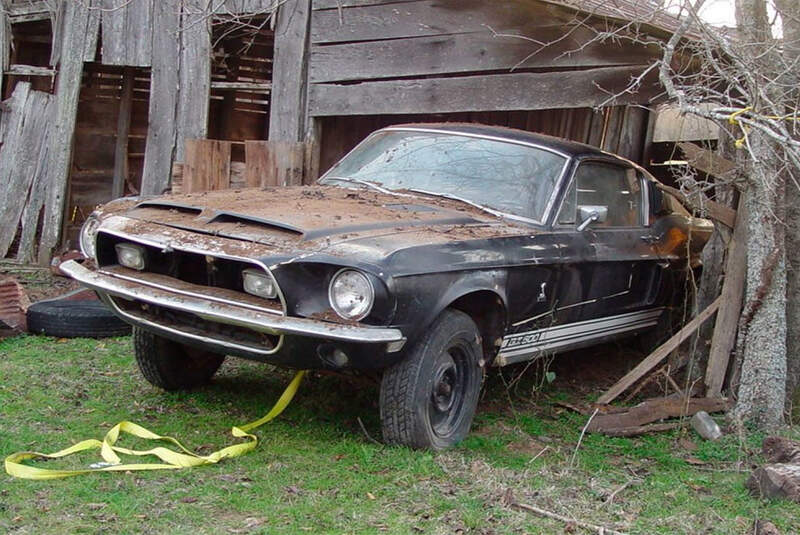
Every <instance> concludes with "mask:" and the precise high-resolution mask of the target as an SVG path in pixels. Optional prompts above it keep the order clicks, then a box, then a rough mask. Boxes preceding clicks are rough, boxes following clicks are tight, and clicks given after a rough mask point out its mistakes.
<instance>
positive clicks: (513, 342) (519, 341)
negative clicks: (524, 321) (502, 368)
mask: <svg viewBox="0 0 800 535" xmlns="http://www.w3.org/2000/svg"><path fill="white" fill-rule="evenodd" d="M544 331H545V329H542V330H540V331H533V332H529V333H522V334H512V335H509V336H506V337H505V338H503V344H502V345H501V346H500V351H503V350H504V349H511V348H514V347H519V346H526V345H529V344H533V343H536V342H538V341H539V340H541V338H542V335H543V334H544Z"/></svg>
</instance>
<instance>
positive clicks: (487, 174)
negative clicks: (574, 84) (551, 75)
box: [320, 130, 567, 221]
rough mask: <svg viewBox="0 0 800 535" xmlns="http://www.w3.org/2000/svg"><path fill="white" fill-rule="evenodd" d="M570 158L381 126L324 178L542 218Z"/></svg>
mask: <svg viewBox="0 0 800 535" xmlns="http://www.w3.org/2000/svg"><path fill="white" fill-rule="evenodd" d="M566 163H567V159H566V158H565V157H564V156H561V155H559V154H556V153H554V152H550V151H548V150H545V149H540V148H536V147H532V146H529V145H521V144H517V143H514V142H505V141H496V140H493V139H484V138H479V137H469V136H466V135H459V134H455V133H438V132H416V131H411V130H408V131H403V130H398V131H391V130H390V131H382V132H378V133H376V134H373V135H372V136H370V137H369V138H367V140H366V141H364V143H362V144H361V145H359V146H358V147H357V148H356V149H355V150H354V151H353V152H351V153H350V154H348V155H347V156H345V158H344V159H342V160H341V161H340V162H339V163H337V164H336V165H335V166H334V167H333V168H331V170H330V171H328V172H327V173H325V176H323V177H322V178H321V179H320V182H321V183H323V184H335V183H336V182H337V179H338V180H346V181H348V182H351V183H359V182H361V183H363V182H368V183H371V184H374V185H376V186H378V187H380V188H383V189H387V190H407V191H419V192H424V193H432V194H437V195H442V196H446V197H455V198H458V199H461V200H464V201H467V202H470V203H474V204H477V205H479V206H483V207H486V208H490V209H493V210H497V211H500V212H504V213H508V214H513V215H516V216H521V217H524V218H528V219H532V220H535V221H542V220H543V218H544V216H545V210H546V207H547V202H548V200H549V199H550V197H551V195H552V193H553V189H554V188H555V185H556V181H557V180H558V178H559V176H560V175H561V172H562V170H563V169H564V166H565V165H566Z"/></svg>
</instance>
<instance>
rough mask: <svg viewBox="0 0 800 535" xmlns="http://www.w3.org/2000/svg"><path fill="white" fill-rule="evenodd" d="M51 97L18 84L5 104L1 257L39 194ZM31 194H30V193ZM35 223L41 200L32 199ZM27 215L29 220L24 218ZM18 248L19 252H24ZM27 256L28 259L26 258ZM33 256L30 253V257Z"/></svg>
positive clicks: (0, 151) (1, 157)
mask: <svg viewBox="0 0 800 535" xmlns="http://www.w3.org/2000/svg"><path fill="white" fill-rule="evenodd" d="M51 99H52V97H51V95H50V94H48V93H44V92H41V91H32V90H30V84H28V83H26V82H20V83H18V84H17V86H16V87H15V89H14V93H13V95H12V97H11V99H9V101H7V107H8V111H7V112H6V113H4V114H3V115H4V117H3V123H4V126H3V132H4V136H3V139H2V141H3V144H2V147H0V258H2V257H4V256H6V255H7V254H8V249H9V247H10V246H11V243H12V241H13V240H14V237H15V235H16V234H17V230H18V228H19V224H20V218H21V217H22V218H23V220H24V221H27V222H28V226H29V225H30V221H29V220H30V219H32V214H26V207H27V205H28V202H29V198H30V197H37V194H39V193H41V188H40V187H39V186H38V184H39V183H40V180H37V177H40V175H41V173H40V172H39V168H40V166H41V152H42V146H43V144H44V139H45V138H46V135H43V133H44V132H47V131H48V123H49V121H50V119H51V117H50V110H51V106H50V103H51ZM32 192H33V193H32ZM33 202H34V204H36V205H37V206H36V207H35V209H36V219H37V220H38V214H39V207H40V206H41V200H40V198H34V199H33ZM26 215H28V216H29V217H25V216H26ZM29 245H30V244H24V245H22V244H21V246H20V248H19V250H20V252H24V250H23V247H29ZM25 256H26V257H27V256H29V255H27V253H26V255H25ZM30 256H32V254H31V255H30Z"/></svg>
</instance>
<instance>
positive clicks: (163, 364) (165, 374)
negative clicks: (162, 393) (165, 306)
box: [133, 327, 225, 390]
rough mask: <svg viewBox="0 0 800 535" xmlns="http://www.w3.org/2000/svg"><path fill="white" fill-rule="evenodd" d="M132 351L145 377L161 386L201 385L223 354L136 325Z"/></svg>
mask: <svg viewBox="0 0 800 535" xmlns="http://www.w3.org/2000/svg"><path fill="white" fill-rule="evenodd" d="M133 352H134V354H135V355H136V363H137V364H138V365H139V370H140V371H141V372H142V375H143V376H144V378H145V379H147V381H148V382H149V383H150V384H152V385H153V386H157V387H159V388H163V389H164V390H188V389H191V388H196V387H198V386H201V385H204V384H206V383H207V382H208V381H209V380H210V379H211V377H212V376H213V375H214V374H215V373H216V372H217V370H218V369H219V367H220V366H221V365H222V361H223V360H225V356H224V355H219V354H217V353H212V352H211V351H202V350H198V349H194V348H192V347H189V346H187V345H184V344H179V343H178V342H173V341H172V340H169V339H167V338H163V337H161V336H157V335H155V334H153V333H151V332H148V331H145V330H143V329H140V328H138V327H134V328H133Z"/></svg>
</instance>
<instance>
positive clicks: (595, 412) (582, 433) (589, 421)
mask: <svg viewBox="0 0 800 535" xmlns="http://www.w3.org/2000/svg"><path fill="white" fill-rule="evenodd" d="M599 410H600V409H595V410H594V412H593V413H592V415H591V416H589V420H588V421H587V422H586V425H584V426H583V430H582V431H581V436H580V437H578V444H577V445H576V446H575V451H573V452H572V459H570V460H569V467H570V468H572V465H573V464H575V456H576V455H578V449H579V448H580V447H581V442H583V436H584V435H585V434H586V429H587V428H588V427H589V424H590V423H592V419H593V418H594V417H595V416H596V415H597V412H598V411H599Z"/></svg>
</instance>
